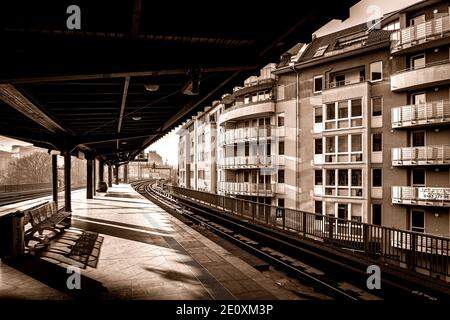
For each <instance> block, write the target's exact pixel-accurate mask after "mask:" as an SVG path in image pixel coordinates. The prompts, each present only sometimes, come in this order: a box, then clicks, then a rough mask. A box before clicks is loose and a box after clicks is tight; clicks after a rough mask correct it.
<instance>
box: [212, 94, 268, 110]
mask: <svg viewBox="0 0 450 320" xmlns="http://www.w3.org/2000/svg"><path fill="white" fill-rule="evenodd" d="M273 102H275V97H274V96H271V97H270V98H269V99H265V100H259V101H251V102H249V103H242V104H237V105H234V106H231V107H230V108H228V109H225V110H223V112H222V114H221V115H224V114H226V113H228V112H230V111H233V110H237V109H239V108H246V107H250V106H252V105H256V104H263V103H273Z"/></svg>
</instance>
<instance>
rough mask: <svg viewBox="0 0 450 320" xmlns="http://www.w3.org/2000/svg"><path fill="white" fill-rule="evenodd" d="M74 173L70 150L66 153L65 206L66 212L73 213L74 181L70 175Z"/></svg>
mask: <svg viewBox="0 0 450 320" xmlns="http://www.w3.org/2000/svg"><path fill="white" fill-rule="evenodd" d="M71 171H72V158H71V156H70V149H69V148H68V149H67V150H65V151H64V199H65V200H64V204H65V211H69V212H71V211H72V193H71V192H72V185H71V184H72V179H71V176H70V173H71Z"/></svg>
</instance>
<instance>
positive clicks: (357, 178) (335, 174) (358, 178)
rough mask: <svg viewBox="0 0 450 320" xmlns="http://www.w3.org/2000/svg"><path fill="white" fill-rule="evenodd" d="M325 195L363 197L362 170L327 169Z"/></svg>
mask: <svg viewBox="0 0 450 320" xmlns="http://www.w3.org/2000/svg"><path fill="white" fill-rule="evenodd" d="M349 178H350V180H349ZM336 182H337V184H336ZM325 195H328V196H340V197H362V170H361V169H338V170H335V169H327V170H325Z"/></svg>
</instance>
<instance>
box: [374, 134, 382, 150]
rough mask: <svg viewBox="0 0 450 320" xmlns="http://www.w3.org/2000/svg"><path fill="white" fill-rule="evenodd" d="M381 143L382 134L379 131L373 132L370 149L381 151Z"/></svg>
mask: <svg viewBox="0 0 450 320" xmlns="http://www.w3.org/2000/svg"><path fill="white" fill-rule="evenodd" d="M382 146H383V143H382V134H381V133H374V134H373V135H372V151H373V152H378V151H382V150H383V149H382V148H383V147H382Z"/></svg>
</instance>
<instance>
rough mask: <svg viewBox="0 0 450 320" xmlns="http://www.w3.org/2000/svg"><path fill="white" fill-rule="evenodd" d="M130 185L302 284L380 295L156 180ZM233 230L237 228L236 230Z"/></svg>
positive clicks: (333, 292) (336, 293) (345, 296)
mask: <svg viewBox="0 0 450 320" xmlns="http://www.w3.org/2000/svg"><path fill="white" fill-rule="evenodd" d="M132 185H133V187H134V188H135V189H136V191H137V192H139V193H140V194H141V195H143V196H144V197H146V198H148V199H149V200H151V201H152V202H155V203H156V204H158V205H160V206H162V207H163V208H164V209H165V210H167V211H172V213H175V214H176V215H177V216H178V217H182V219H188V220H190V221H192V222H194V223H196V224H198V225H200V226H202V227H204V228H206V229H208V230H210V231H211V232H214V233H215V234H217V235H219V236H221V237H223V238H225V239H227V240H229V241H230V242H232V243H234V244H236V245H237V246H239V247H241V248H243V249H244V250H246V251H248V252H249V253H251V254H253V255H255V256H257V257H259V258H261V259H262V260H265V261H267V262H268V263H270V264H272V265H274V266H277V267H278V268H281V269H282V270H284V271H285V272H287V273H288V274H289V275H290V276H292V277H294V278H296V279H298V280H300V281H301V282H302V283H303V284H305V285H308V286H310V287H313V288H314V289H315V290H316V291H318V292H321V293H324V294H326V295H328V296H330V297H333V298H335V299H339V300H347V301H358V300H364V299H370V298H372V299H379V297H377V296H374V295H373V294H372V293H368V292H365V291H364V290H362V289H360V288H357V287H355V286H354V285H351V284H350V283H348V282H345V281H342V280H337V279H336V278H335V277H334V276H330V275H329V274H328V273H325V272H322V271H321V270H318V269H316V268H314V267H311V266H310V265H308V264H307V263H304V262H302V261H300V260H298V259H297V257H294V256H292V255H287V254H285V253H284V252H280V251H278V250H277V248H276V247H273V246H271V245H269V243H270V242H271V240H272V239H269V238H267V239H266V241H261V240H262V238H264V237H265V236H267V235H262V234H258V232H257V231H255V230H248V232H245V234H244V233H243V232H240V231H241V229H242V225H237V224H236V223H235V222H232V221H226V223H223V222H224V221H221V222H218V221H217V220H216V219H211V217H210V216H209V215H210V214H211V213H208V212H206V211H203V212H202V210H199V209H198V208H195V207H193V206H190V205H189V204H186V203H181V202H180V201H178V200H177V199H175V198H174V197H172V196H171V195H169V194H167V193H165V192H164V191H163V190H162V189H160V188H158V187H157V183H156V182H155V181H150V182H149V181H140V182H135V183H133V184H132ZM222 218H223V217H222ZM236 230H239V232H238V231H236Z"/></svg>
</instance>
